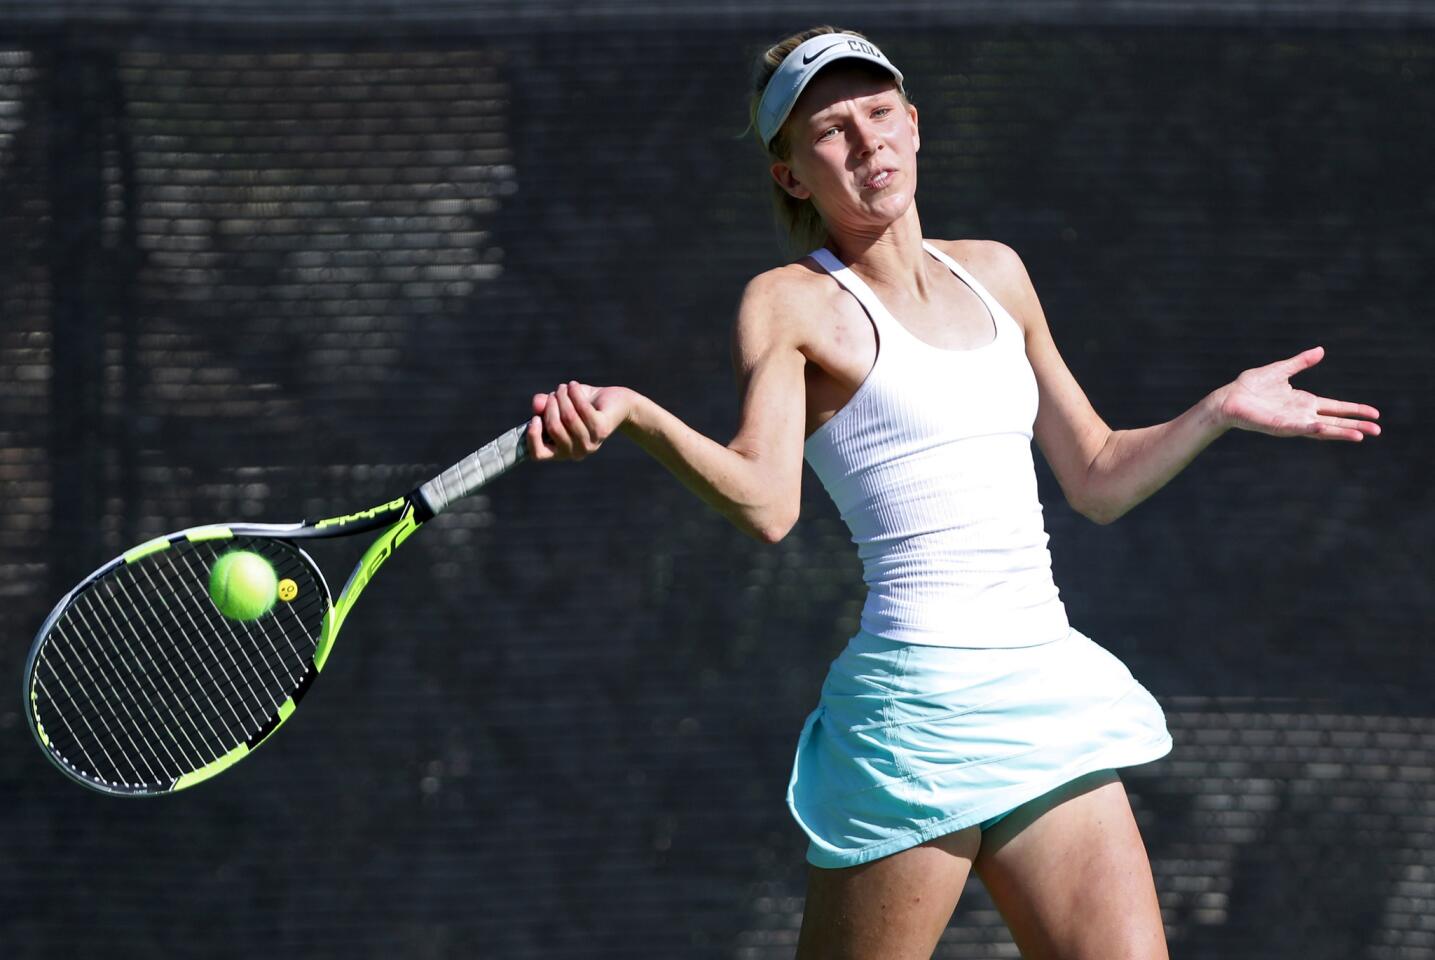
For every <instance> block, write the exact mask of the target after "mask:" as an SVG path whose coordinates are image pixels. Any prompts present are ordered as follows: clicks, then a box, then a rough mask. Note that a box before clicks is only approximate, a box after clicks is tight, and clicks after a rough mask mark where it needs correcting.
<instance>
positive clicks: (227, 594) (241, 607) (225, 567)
mask: <svg viewBox="0 0 1435 960" xmlns="http://www.w3.org/2000/svg"><path fill="white" fill-rule="evenodd" d="M278 592H279V581H278V579H277V578H276V577H275V576H274V568H273V567H271V566H270V565H269V561H268V560H265V559H264V558H263V557H261V556H260V555H259V554H257V553H251V552H250V551H248V550H231V551H229V552H228V553H226V554H223V555H222V556H220V558H219V559H218V560H216V561H214V567H213V568H211V570H210V572H209V597H210V599H211V600H213V601H214V605H215V606H216V607H218V608H219V612H220V613H222V614H224V615H225V616H226V617H229V618H230V619H231V620H257V619H259V618H260V617H262V616H264V615H265V614H266V613H268V612H269V610H270V608H271V607H273V606H274V598H275V597H276V596H277V595H278Z"/></svg>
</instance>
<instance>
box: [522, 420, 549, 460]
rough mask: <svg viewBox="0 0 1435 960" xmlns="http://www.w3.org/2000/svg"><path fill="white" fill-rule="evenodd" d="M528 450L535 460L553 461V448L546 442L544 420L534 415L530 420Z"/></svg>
mask: <svg viewBox="0 0 1435 960" xmlns="http://www.w3.org/2000/svg"><path fill="white" fill-rule="evenodd" d="M528 450H529V456H530V457H532V458H533V459H534V460H552V459H553V457H554V456H555V454H554V452H553V448H552V447H550V446H549V445H548V444H547V443H545V442H544V437H543V418H542V417H540V416H538V415H537V414H534V415H533V416H532V417H530V418H529V419H528Z"/></svg>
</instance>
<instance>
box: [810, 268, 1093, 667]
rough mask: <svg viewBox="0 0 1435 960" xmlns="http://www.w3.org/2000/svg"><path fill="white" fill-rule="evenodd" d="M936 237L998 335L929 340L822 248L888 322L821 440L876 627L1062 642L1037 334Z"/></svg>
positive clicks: (972, 640)
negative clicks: (1035, 368) (1041, 478)
mask: <svg viewBox="0 0 1435 960" xmlns="http://www.w3.org/2000/svg"><path fill="white" fill-rule="evenodd" d="M922 246H923V248H924V249H925V250H926V251H927V252H928V253H930V254H931V255H932V256H934V257H936V258H937V259H938V260H940V261H941V262H942V263H944V264H946V265H947V267H948V268H950V269H951V271H952V273H954V274H956V275H957V277H958V278H959V279H961V280H962V281H963V282H964V283H966V284H967V286H969V287H971V288H972V291H973V292H975V293H976V295H977V296H978V297H980V298H981V300H982V302H983V303H984V304H986V307H987V310H988V311H990V313H991V317H992V321H993V324H994V326H995V337H994V339H993V340H991V341H990V342H989V343H987V344H986V345H984V346H981V347H977V348H974V349H971V350H944V349H941V348H938V347H933V346H931V345H930V344H927V343H924V342H923V341H921V340H919V339H917V337H916V336H915V335H914V334H912V333H910V332H909V331H908V330H907V328H905V327H903V326H902V325H901V324H900V323H898V322H897V320H896V319H895V318H894V317H893V316H892V315H891V314H890V313H888V312H887V309H886V308H885V307H883V306H882V303H881V301H880V300H878V299H877V297H876V295H875V294H873V292H872V288H871V287H869V286H867V284H866V283H865V282H864V281H863V280H862V278H861V277H859V276H857V275H856V274H855V273H853V272H852V271H851V270H848V269H847V268H846V267H845V266H843V264H842V262H841V261H840V260H838V259H837V258H836V257H835V256H833V255H832V254H831V253H830V252H829V251H827V250H826V249H820V250H817V251H815V252H814V253H812V254H811V256H812V258H813V259H814V260H816V261H817V263H818V264H820V265H821V266H822V268H823V269H824V270H826V271H827V272H828V273H830V274H831V275H832V276H833V278H834V279H836V280H837V282H838V283H840V284H841V285H842V286H843V287H844V288H846V289H847V291H848V292H850V293H851V294H852V295H853V296H854V297H856V298H857V300H858V302H859V303H861V304H862V307H863V308H864V309H865V310H866V311H867V315H868V316H869V317H871V319H872V323H873V325H874V326H875V327H876V330H877V346H878V349H877V359H876V361H875V362H874V363H873V365H872V369H871V371H870V372H869V373H868V374H867V379H866V380H864V381H863V382H862V385H861V386H860V387H859V388H858V389H857V392H856V393H855V394H854V395H853V396H852V399H851V400H849V401H848V402H847V404H846V406H844V407H843V408H842V409H841V410H838V411H837V413H836V415H835V416H833V417H832V419H830V420H828V421H827V422H826V423H824V424H823V425H822V426H820V427H818V428H817V430H816V431H815V432H813V434H812V436H810V437H808V438H807V443H806V447H805V455H806V458H807V462H808V463H810V464H811V465H812V469H813V470H814V471H815V472H816V474H817V476H818V478H819V479H820V480H821V481H822V485H823V486H824V487H826V488H827V493H828V494H829V495H830V496H831V497H832V501H833V503H835V504H836V505H837V509H838V510H839V511H840V512H841V514H842V519H843V520H844V521H846V523H847V528H848V529H849V530H850V531H851V532H852V541H853V542H854V543H856V544H857V553H858V556H860V557H861V559H862V568H863V579H864V580H866V582H867V602H866V604H865V605H864V606H863V608H862V629H864V630H866V631H867V632H869V633H874V634H877V635H878V636H882V637H886V638H888V639H890V640H896V641H903V642H909V643H922V644H934V645H939V646H951V647H1022V646H1032V645H1035V644H1039V643H1047V642H1049V641H1052V640H1059V639H1061V638H1062V637H1065V636H1066V635H1067V633H1068V631H1069V630H1070V625H1069V623H1068V622H1067V618H1066V608H1065V606H1063V604H1062V602H1061V600H1060V598H1059V597H1058V594H1057V589H1056V584H1055V583H1054V582H1053V580H1052V577H1051V554H1050V553H1048V552H1047V546H1046V545H1047V534H1046V529H1045V527H1044V526H1043V524H1042V512H1041V503H1040V501H1038V500H1037V494H1036V469H1035V466H1034V465H1033V463H1032V454H1031V442H1032V426H1033V424H1034V423H1035V421H1036V411H1037V386H1036V376H1035V374H1034V373H1033V372H1032V369H1031V364H1030V363H1029V362H1028V361H1027V357H1026V346H1025V342H1024V337H1023V333H1022V329H1021V327H1020V326H1019V325H1018V324H1017V322H1016V321H1015V320H1013V319H1012V317H1011V315H1010V314H1009V313H1007V312H1006V310H1004V309H1003V308H1002V305H1001V304H1000V303H998V302H997V300H996V298H995V297H993V296H992V295H991V294H990V293H988V292H987V291H986V289H985V288H983V287H982V285H981V284H980V283H978V282H977V281H976V279H975V278H974V277H972V275H971V274H969V273H968V272H967V271H966V270H964V269H963V268H962V267H961V266H960V265H959V264H958V263H956V262H955V261H953V260H952V259H951V258H950V257H948V256H947V255H946V254H944V253H942V252H941V251H940V250H937V249H936V248H935V247H933V246H932V245H931V244H929V243H926V242H923V244H922Z"/></svg>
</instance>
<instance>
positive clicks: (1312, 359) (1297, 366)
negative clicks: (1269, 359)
mask: <svg viewBox="0 0 1435 960" xmlns="http://www.w3.org/2000/svg"><path fill="white" fill-rule="evenodd" d="M1324 356H1325V347H1311V348H1310V349H1309V350H1304V351H1302V352H1300V353H1298V354H1296V355H1295V356H1293V357H1291V358H1290V359H1289V360H1285V361H1282V363H1281V367H1282V369H1283V371H1284V373H1285V374H1286V376H1288V377H1293V376H1295V375H1296V374H1298V373H1300V372H1301V371H1302V370H1309V369H1310V368H1311V367H1313V366H1315V365H1316V364H1317V363H1320V361H1321V358H1322V357H1324Z"/></svg>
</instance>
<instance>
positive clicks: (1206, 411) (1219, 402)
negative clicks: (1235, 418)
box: [1201, 384, 1234, 436]
mask: <svg viewBox="0 0 1435 960" xmlns="http://www.w3.org/2000/svg"><path fill="white" fill-rule="evenodd" d="M1230 392H1231V385H1230V384H1226V385H1225V386H1224V387H1219V388H1217V389H1215V390H1212V391H1211V392H1210V393H1208V394H1206V396H1205V398H1204V399H1203V400H1202V401H1201V406H1202V410H1201V421H1202V423H1204V424H1205V425H1206V426H1207V428H1208V429H1210V430H1211V431H1212V432H1213V433H1214V434H1215V436H1220V435H1221V434H1223V433H1225V432H1226V431H1227V430H1229V429H1231V427H1232V426H1233V425H1234V424H1233V423H1232V421H1231V417H1230V415H1229V414H1227V413H1226V398H1227V396H1229V395H1230Z"/></svg>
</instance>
